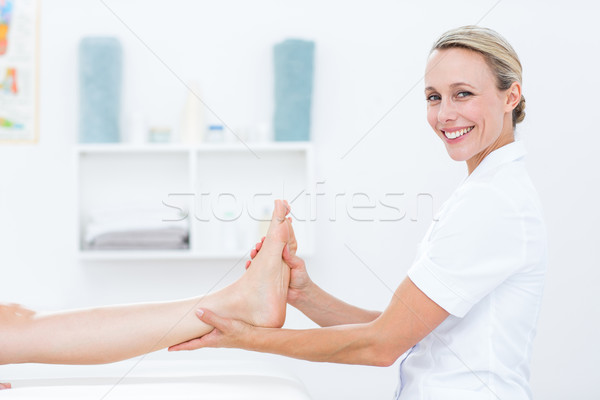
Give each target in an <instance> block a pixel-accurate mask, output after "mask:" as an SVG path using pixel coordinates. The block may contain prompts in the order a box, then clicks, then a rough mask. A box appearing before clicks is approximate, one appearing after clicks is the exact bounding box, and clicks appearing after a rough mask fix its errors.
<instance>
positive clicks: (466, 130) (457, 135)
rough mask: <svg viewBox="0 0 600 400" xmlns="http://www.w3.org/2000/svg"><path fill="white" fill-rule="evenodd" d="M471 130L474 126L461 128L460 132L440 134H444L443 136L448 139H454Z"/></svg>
mask: <svg viewBox="0 0 600 400" xmlns="http://www.w3.org/2000/svg"><path fill="white" fill-rule="evenodd" d="M473 128H474V126H471V127H469V128H463V129H460V130H458V131H454V132H446V131H442V132H444V135H446V137H447V138H448V139H456V138H457V137H459V136H462V135H464V134H465V133H469V132H471V130H472V129H473Z"/></svg>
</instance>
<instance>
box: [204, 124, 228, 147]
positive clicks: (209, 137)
mask: <svg viewBox="0 0 600 400" xmlns="http://www.w3.org/2000/svg"><path fill="white" fill-rule="evenodd" d="M206 141H207V142H208V143H219V142H224V141H225V129H224V128H223V125H209V126H208V132H207V133H206Z"/></svg>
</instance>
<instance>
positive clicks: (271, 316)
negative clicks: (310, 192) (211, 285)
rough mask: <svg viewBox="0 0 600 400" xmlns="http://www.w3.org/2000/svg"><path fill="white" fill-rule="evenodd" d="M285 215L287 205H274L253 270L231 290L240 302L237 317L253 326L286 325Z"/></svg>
mask: <svg viewBox="0 0 600 400" xmlns="http://www.w3.org/2000/svg"><path fill="white" fill-rule="evenodd" d="M288 212H289V205H288V204H287V202H284V201H281V200H276V201H275V210H274V211H273V217H272V219H271V225H270V226H269V230H268V231H267V236H266V238H265V240H264V242H263V245H262V248H261V251H260V253H259V254H258V255H256V257H255V258H254V259H253V260H252V268H250V269H248V271H246V273H244V275H243V276H242V277H241V278H240V279H239V280H238V281H237V282H236V283H234V284H233V285H232V286H231V287H230V288H231V289H233V290H234V291H236V294H235V296H236V297H237V298H238V300H239V303H238V305H239V307H236V309H239V310H238V311H237V312H236V313H238V314H239V315H237V316H236V317H237V318H238V319H242V320H244V321H246V322H249V323H251V324H253V325H257V326H264V327H281V326H283V323H284V322H285V310H286V299H287V291H288V286H289V281H290V269H289V268H288V266H287V265H286V264H285V263H284V262H283V259H282V253H283V249H284V247H285V246H286V244H287V242H288V241H289V239H290V227H289V222H288V221H287V220H286V215H287V214H288Z"/></svg>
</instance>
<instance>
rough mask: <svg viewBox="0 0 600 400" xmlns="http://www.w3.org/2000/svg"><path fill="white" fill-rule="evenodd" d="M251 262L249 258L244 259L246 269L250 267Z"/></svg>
mask: <svg viewBox="0 0 600 400" xmlns="http://www.w3.org/2000/svg"><path fill="white" fill-rule="evenodd" d="M251 263H252V261H250V260H248V261H246V269H248V268H250V264H251Z"/></svg>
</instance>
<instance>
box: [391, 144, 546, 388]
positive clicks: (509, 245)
mask: <svg viewBox="0 0 600 400" xmlns="http://www.w3.org/2000/svg"><path fill="white" fill-rule="evenodd" d="M524 155H525V148H524V147H523V144H522V143H521V142H518V141H517V142H512V143H509V144H507V145H505V146H503V147H501V148H499V149H496V150H495V151H493V152H492V153H490V154H489V155H488V156H487V157H485V159H484V160H483V161H482V162H481V164H479V166H477V168H476V169H475V170H474V171H473V172H472V173H471V175H469V176H468V177H467V178H466V179H465V181H464V182H463V183H462V185H460V186H459V187H458V189H456V191H455V192H454V193H453V194H452V196H451V197H450V198H449V199H448V200H447V201H446V203H444V204H443V205H442V207H441V209H440V211H439V212H438V214H437V215H436V217H435V220H436V221H434V222H433V223H432V225H431V227H430V228H429V231H428V232H427V233H426V235H425V238H424V239H423V241H422V242H421V244H420V247H419V251H418V254H417V257H416V260H415V262H414V264H413V265H412V266H411V268H410V270H409V271H408V276H409V277H410V279H411V280H412V281H413V282H414V283H415V285H417V287H419V289H421V290H422V291H423V292H424V293H425V294H426V295H427V296H428V297H429V298H431V299H432V300H433V301H435V302H436V303H437V304H438V305H440V306H441V307H442V308H444V309H445V310H446V311H448V312H449V313H450V316H448V318H447V319H446V320H445V321H444V322H442V323H441V324H440V325H439V326H438V327H437V328H435V329H434V330H433V331H432V332H431V333H430V334H429V335H427V336H426V337H425V338H423V340H421V341H420V342H419V343H418V344H417V345H415V346H414V347H413V348H412V349H411V350H409V351H408V352H406V353H405V354H406V355H405V358H404V359H403V360H402V362H401V364H400V384H399V386H398V390H397V392H396V398H397V399H410V400H454V399H456V400H483V399H490V400H491V399H494V400H497V399H502V400H508V399H510V400H523V399H531V397H532V395H531V390H530V388H529V383H528V380H529V363H530V358H531V349H532V341H533V338H534V336H535V331H536V323H537V319H538V314H539V309H540V302H541V298H542V290H543V286H544V276H545V272H546V264H547V240H546V229H545V224H544V220H543V217H542V212H541V205H540V202H539V199H538V195H537V192H536V190H535V189H534V187H533V185H532V183H531V181H530V179H529V175H528V174H527V171H526V169H525V162H524V160H523V159H524Z"/></svg>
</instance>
